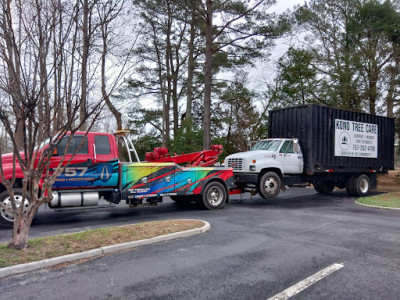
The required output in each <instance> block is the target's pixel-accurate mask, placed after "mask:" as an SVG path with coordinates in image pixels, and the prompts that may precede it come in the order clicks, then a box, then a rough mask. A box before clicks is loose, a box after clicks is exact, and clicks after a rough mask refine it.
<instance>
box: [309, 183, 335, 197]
mask: <svg viewBox="0 0 400 300" xmlns="http://www.w3.org/2000/svg"><path fill="white" fill-rule="evenodd" d="M314 189H315V190H316V191H317V192H318V193H321V194H331V193H332V192H333V190H334V189H335V184H334V183H333V182H331V181H326V180H316V181H314Z"/></svg>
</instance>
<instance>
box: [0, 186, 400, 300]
mask: <svg viewBox="0 0 400 300" xmlns="http://www.w3.org/2000/svg"><path fill="white" fill-rule="evenodd" d="M235 198H236V201H234V202H232V203H230V204H227V205H226V206H225V207H224V208H223V209H221V210H217V211H203V210H200V209H198V208H196V207H190V208H186V209H185V208H181V207H179V206H177V205H175V204H174V203H172V202H171V201H166V202H165V203H163V204H161V205H159V206H158V207H142V208H137V209H129V208H127V207H124V206H122V207H120V206H118V207H115V208H103V209H98V210H93V211H82V212H62V213H56V212H53V211H49V210H44V209H42V211H40V212H39V213H38V215H37V218H36V220H35V223H34V226H33V227H32V230H31V235H30V236H31V237H35V236H43V235H52V234H57V233H67V232H74V231H80V230H84V229H89V228H98V227H104V226H111V225H122V224H128V223H136V222H143V221H153V220H164V219H172V218H194V219H203V220H206V221H208V222H209V223H210V224H211V230H210V231H208V232H207V233H205V234H202V235H197V236H193V237H189V238H185V239H179V240H173V241H169V242H163V243H160V244H154V245H149V246H144V247H141V248H138V249H136V250H133V251H128V252H123V253H116V254H113V255H108V256H104V257H102V258H98V259H95V260H91V261H86V262H82V263H79V264H72V265H68V266H65V267H62V268H53V269H46V270H40V271H35V272H31V273H29V274H23V275H17V276H13V277H10V278H5V279H3V280H0V291H1V298H2V299H8V298H11V297H12V298H15V299H43V298H47V299H73V298H78V297H79V298H81V299H270V298H273V297H275V296H277V295H278V296H279V297H282V298H280V299H285V298H287V297H288V296H292V298H291V299H399V298H400V287H399V284H398V282H400V222H399V220H400V219H399V217H400V215H399V214H400V212H396V211H385V210H376V209H369V208H364V207H359V206H356V205H355V204H354V201H355V198H350V197H348V196H347V194H346V193H345V192H342V191H335V192H334V193H333V194H332V195H319V194H316V193H315V192H314V190H313V189H291V190H289V191H288V192H286V193H281V194H280V196H279V197H278V198H276V199H274V200H270V201H266V200H264V199H261V198H259V197H253V198H252V199H251V198H250V196H248V195H245V196H244V197H242V199H241V200H240V197H239V196H236V197H235ZM9 238H10V232H9V230H4V229H0V240H1V241H7V240H8V239H9ZM282 292H283V293H284V294H282ZM279 297H278V298H279ZM273 299H274V298H273ZM275 299H276V298H275Z"/></svg>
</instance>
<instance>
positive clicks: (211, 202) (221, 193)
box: [200, 181, 228, 209]
mask: <svg viewBox="0 0 400 300" xmlns="http://www.w3.org/2000/svg"><path fill="white" fill-rule="evenodd" d="M227 200H228V193H227V191H226V189H225V187H224V185H223V184H222V183H220V182H218V181H212V182H210V183H208V184H207V185H206V187H205V188H204V191H203V194H202V195H201V201H200V204H201V206H202V207H203V208H205V209H218V208H221V207H222V206H224V204H225V202H226V201H227Z"/></svg>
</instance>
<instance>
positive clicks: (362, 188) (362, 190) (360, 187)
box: [353, 174, 371, 197]
mask: <svg viewBox="0 0 400 300" xmlns="http://www.w3.org/2000/svg"><path fill="white" fill-rule="evenodd" d="M353 182H354V190H355V192H356V195H357V196H360V197H365V196H367V195H368V194H369V189H370V187H371V182H370V180H369V177H368V176H367V175H364V174H362V175H360V176H358V177H357V178H356V179H355V180H354V181H353Z"/></svg>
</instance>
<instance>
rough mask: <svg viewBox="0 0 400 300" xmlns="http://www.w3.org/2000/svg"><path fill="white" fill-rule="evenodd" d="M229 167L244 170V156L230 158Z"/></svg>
mask: <svg viewBox="0 0 400 300" xmlns="http://www.w3.org/2000/svg"><path fill="white" fill-rule="evenodd" d="M228 167H229V168H232V169H233V170H234V171H243V158H230V159H228Z"/></svg>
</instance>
